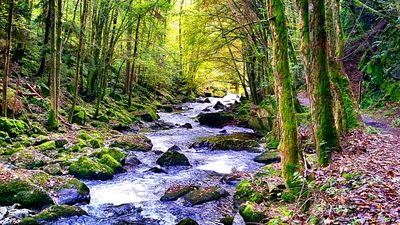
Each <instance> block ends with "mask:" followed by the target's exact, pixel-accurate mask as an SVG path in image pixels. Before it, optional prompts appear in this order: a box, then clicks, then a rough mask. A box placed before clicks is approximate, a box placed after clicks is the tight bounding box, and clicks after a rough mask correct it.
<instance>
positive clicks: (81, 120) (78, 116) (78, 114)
mask: <svg viewBox="0 0 400 225" xmlns="http://www.w3.org/2000/svg"><path fill="white" fill-rule="evenodd" d="M86 116H87V115H86V112H85V111H84V110H75V111H74V115H73V116H72V123H76V124H78V125H85V123H86Z"/></svg>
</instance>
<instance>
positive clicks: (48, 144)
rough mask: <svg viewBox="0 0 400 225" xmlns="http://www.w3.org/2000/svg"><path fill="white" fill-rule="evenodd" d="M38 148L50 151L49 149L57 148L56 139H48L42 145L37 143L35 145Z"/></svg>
mask: <svg viewBox="0 0 400 225" xmlns="http://www.w3.org/2000/svg"><path fill="white" fill-rule="evenodd" d="M33 148H34V149H36V150H39V151H48V150H55V149H57V145H56V141H54V140H51V141H46V142H44V143H42V144H40V145H37V146H35V147H33Z"/></svg>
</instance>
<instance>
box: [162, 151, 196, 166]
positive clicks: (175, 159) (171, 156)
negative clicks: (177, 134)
mask: <svg viewBox="0 0 400 225" xmlns="http://www.w3.org/2000/svg"><path fill="white" fill-rule="evenodd" d="M156 163H157V164H158V165H160V166H163V167H168V166H191V165H190V163H189V160H188V158H187V157H186V156H185V155H184V154H182V153H179V152H174V151H168V152H166V153H164V154H163V155H161V157H160V158H158V159H157V162H156Z"/></svg>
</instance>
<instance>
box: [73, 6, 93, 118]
mask: <svg viewBox="0 0 400 225" xmlns="http://www.w3.org/2000/svg"><path fill="white" fill-rule="evenodd" d="M88 4H89V3H88V0H84V1H83V12H82V15H81V29H80V31H79V46H78V53H77V57H76V65H75V77H74V99H73V100H72V107H71V111H70V115H69V120H70V121H71V122H72V119H73V115H74V111H75V106H76V103H77V101H78V91H79V87H78V86H79V76H80V73H81V59H82V51H83V49H84V46H85V30H86V21H87V15H88Z"/></svg>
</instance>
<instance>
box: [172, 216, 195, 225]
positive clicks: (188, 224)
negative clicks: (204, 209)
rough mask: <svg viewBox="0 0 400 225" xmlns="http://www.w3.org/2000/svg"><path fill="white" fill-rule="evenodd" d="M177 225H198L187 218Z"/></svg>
mask: <svg viewBox="0 0 400 225" xmlns="http://www.w3.org/2000/svg"><path fill="white" fill-rule="evenodd" d="M177 225H199V224H198V223H197V222H196V221H195V220H193V219H190V218H187V219H183V220H181V221H180V222H179V223H177Z"/></svg>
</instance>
